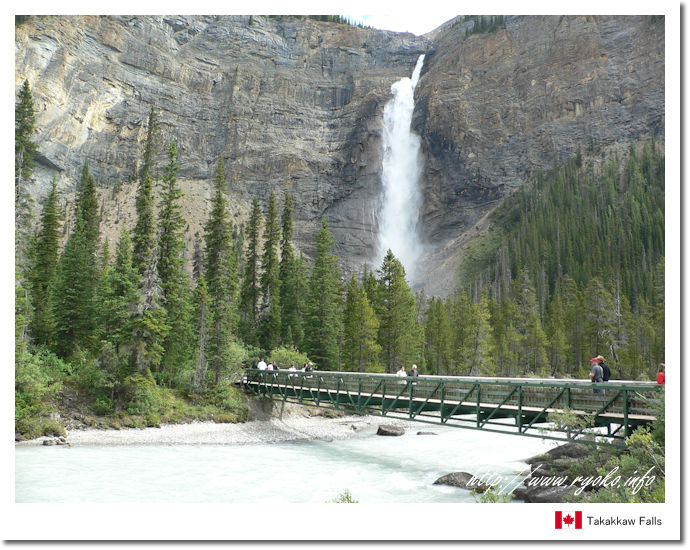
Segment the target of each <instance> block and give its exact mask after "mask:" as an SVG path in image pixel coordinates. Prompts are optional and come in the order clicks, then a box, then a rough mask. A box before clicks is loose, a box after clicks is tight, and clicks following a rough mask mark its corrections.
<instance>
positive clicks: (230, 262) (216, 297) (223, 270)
mask: <svg viewBox="0 0 690 550" xmlns="http://www.w3.org/2000/svg"><path fill="white" fill-rule="evenodd" d="M213 186H214V196H213V204H212V206H211V214H210V216H209V219H208V222H207V224H206V236H205V240H206V250H205V255H206V266H205V267H206V269H205V279H206V284H207V285H208V294H209V311H210V317H211V318H212V324H211V326H210V327H209V337H208V347H207V353H208V360H209V363H210V365H211V368H212V369H213V372H214V373H215V382H216V384H217V383H218V382H219V381H220V376H221V373H222V372H223V371H224V370H225V367H226V365H227V361H228V353H227V350H228V346H229V344H230V342H231V341H232V339H233V334H234V331H235V330H236V325H237V303H236V302H237V291H238V288H237V284H238V283H237V258H236V257H235V254H234V250H235V248H234V246H233V243H232V235H231V232H230V226H229V223H228V219H227V206H226V199H225V195H224V188H225V165H224V164H223V159H220V160H219V161H218V168H217V170H216V175H215V178H214V180H213Z"/></svg>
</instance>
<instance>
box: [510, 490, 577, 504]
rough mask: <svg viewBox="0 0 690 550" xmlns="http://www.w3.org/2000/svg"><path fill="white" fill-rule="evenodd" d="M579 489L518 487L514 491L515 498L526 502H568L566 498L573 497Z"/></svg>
mask: <svg viewBox="0 0 690 550" xmlns="http://www.w3.org/2000/svg"><path fill="white" fill-rule="evenodd" d="M576 490H577V487H570V486H556V487H518V488H517V489H515V490H514V491H513V497H514V498H516V499H519V500H522V501H524V502H566V497H567V496H569V495H572V494H573V493H574V492H575V491H576Z"/></svg>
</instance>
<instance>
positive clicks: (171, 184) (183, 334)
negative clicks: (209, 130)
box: [158, 141, 193, 380]
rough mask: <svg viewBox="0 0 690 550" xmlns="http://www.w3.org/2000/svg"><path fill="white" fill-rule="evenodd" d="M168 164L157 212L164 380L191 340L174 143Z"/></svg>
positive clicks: (189, 350)
mask: <svg viewBox="0 0 690 550" xmlns="http://www.w3.org/2000/svg"><path fill="white" fill-rule="evenodd" d="M168 159H169V163H168V165H167V166H166V168H165V175H164V176H163V183H164V189H163V198H162V200H161V204H160V209H159V214H158V227H159V238H158V274H159V277H160V280H161V287H162V288H163V295H164V296H165V311H166V316H167V322H168V324H169V325H170V331H169V332H168V336H167V337H166V339H165V341H164V342H163V349H164V355H163V361H162V362H161V368H162V371H163V376H164V377H165V378H166V379H168V380H169V379H170V377H174V376H175V374H176V372H177V371H178V370H179V369H180V367H181V365H182V364H183V363H184V362H185V361H186V360H187V359H189V358H190V357H191V353H192V346H191V342H192V341H193V327H192V304H191V298H192V296H191V288H190V284H189V277H188V276H187V274H186V273H185V271H184V257H183V253H184V233H183V231H184V227H185V225H186V221H185V220H184V218H183V217H182V208H181V206H180V203H179V201H180V199H181V198H182V196H183V193H182V191H181V190H180V188H179V186H178V185H177V170H178V168H179V164H178V162H177V143H176V142H175V141H173V142H171V143H170V145H169V147H168Z"/></svg>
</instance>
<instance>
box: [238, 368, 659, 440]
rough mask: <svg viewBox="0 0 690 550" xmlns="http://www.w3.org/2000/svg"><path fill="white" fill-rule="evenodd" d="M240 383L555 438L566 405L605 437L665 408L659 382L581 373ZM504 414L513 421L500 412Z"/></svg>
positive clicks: (273, 393) (357, 407)
mask: <svg viewBox="0 0 690 550" xmlns="http://www.w3.org/2000/svg"><path fill="white" fill-rule="evenodd" d="M242 385H243V386H244V387H245V388H246V389H247V390H249V391H251V392H253V393H255V394H257V395H261V396H264V397H268V398H271V399H281V400H284V401H292V402H297V403H304V404H312V405H318V406H327V407H332V408H336V409H339V408H342V409H347V410H351V411H352V412H356V413H359V414H363V413H367V414H380V415H383V416H396V417H402V416H404V417H405V418H407V419H411V420H416V421H419V422H430V423H441V424H446V425H452V426H459V427H472V428H475V429H486V430H489V431H501V432H506V429H510V430H512V432H513V433H517V434H519V435H535V434H534V432H535V431H536V430H539V435H538V437H550V438H552V439H563V438H562V437H560V436H552V435H550V436H545V435H544V433H543V428H544V423H546V422H547V421H548V419H547V416H548V415H549V414H551V413H562V412H564V411H569V412H570V414H572V415H574V416H575V417H578V418H582V419H587V420H588V421H589V422H590V423H591V425H593V426H599V427H606V429H607V433H606V434H604V436H605V437H609V438H611V439H623V438H625V437H626V436H627V435H629V433H630V432H631V430H632V428H634V427H635V426H638V425H642V424H647V423H650V422H652V421H654V420H655V419H656V414H657V410H658V409H659V408H660V404H659V395H660V393H659V392H660V388H659V387H658V386H657V385H656V384H655V383H652V382H637V381H617V382H614V383H607V384H597V385H593V384H591V383H590V382H587V381H581V380H554V379H521V378H486V377H436V376H420V377H418V378H406V379H400V378H398V377H396V376H395V375H382V374H362V373H343V372H318V373H304V372H294V371H284V370H283V371H258V370H249V371H246V372H245V374H244V376H243V379H242ZM594 390H599V391H598V392H597V393H595V391H594ZM505 418H509V419H513V421H514V423H513V424H512V425H511V424H506V422H504V421H501V420H500V419H505ZM489 426H492V427H491V428H490V427H489ZM615 426H617V427H615ZM614 427H615V429H614ZM499 428H500V429H499ZM528 432H529V433H528ZM566 433H567V437H566V438H567V439H573V438H575V437H578V436H579V435H581V433H582V430H579V431H576V432H575V433H573V432H572V431H567V432H566Z"/></svg>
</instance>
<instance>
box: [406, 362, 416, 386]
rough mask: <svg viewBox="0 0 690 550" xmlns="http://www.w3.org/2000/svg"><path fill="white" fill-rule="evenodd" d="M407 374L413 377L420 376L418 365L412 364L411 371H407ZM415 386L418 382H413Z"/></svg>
mask: <svg viewBox="0 0 690 550" xmlns="http://www.w3.org/2000/svg"><path fill="white" fill-rule="evenodd" d="M407 376H411V377H412V378H417V377H418V376H419V373H418V372H417V365H412V368H411V369H410V372H408V373H407ZM412 385H413V386H416V385H417V382H412Z"/></svg>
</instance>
